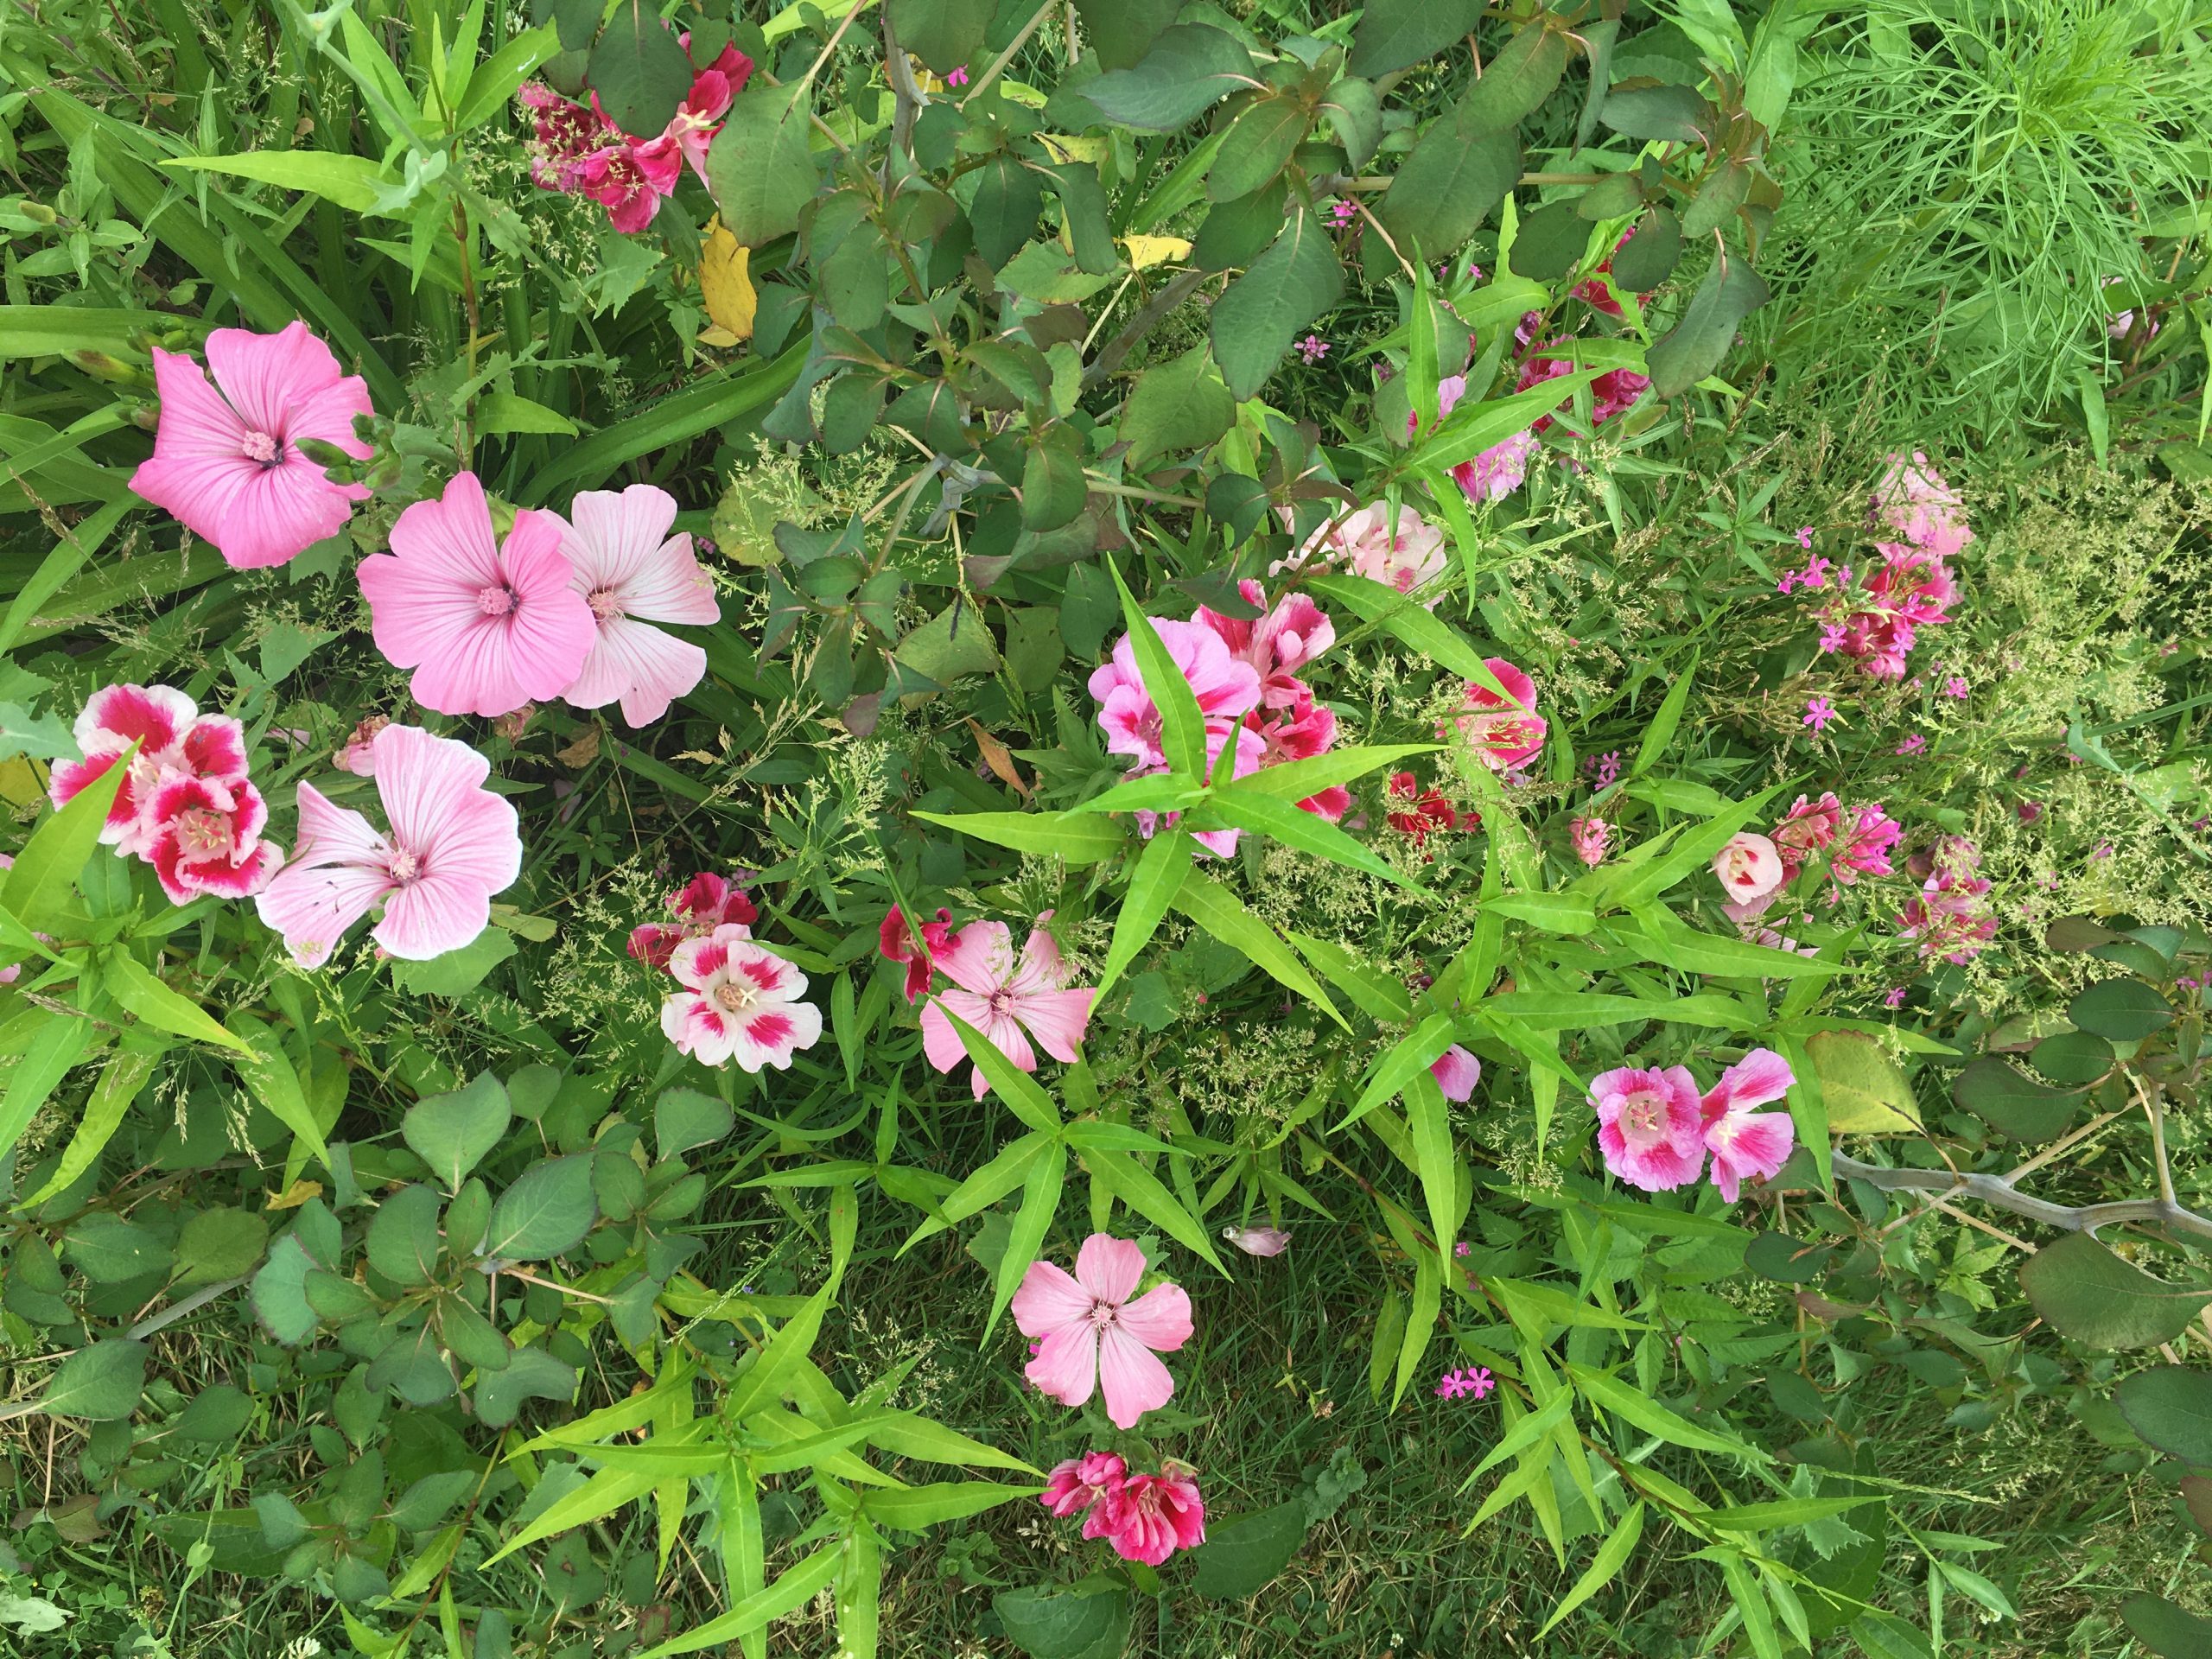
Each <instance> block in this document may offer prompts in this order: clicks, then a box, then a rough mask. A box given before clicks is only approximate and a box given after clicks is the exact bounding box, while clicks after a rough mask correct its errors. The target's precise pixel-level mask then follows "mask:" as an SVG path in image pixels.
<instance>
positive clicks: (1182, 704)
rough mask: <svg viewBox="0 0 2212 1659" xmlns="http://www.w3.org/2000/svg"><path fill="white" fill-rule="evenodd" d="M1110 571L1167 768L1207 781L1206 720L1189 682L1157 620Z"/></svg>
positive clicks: (1117, 571) (1116, 571)
mask: <svg viewBox="0 0 2212 1659" xmlns="http://www.w3.org/2000/svg"><path fill="white" fill-rule="evenodd" d="M1106 569H1107V571H1108V573H1109V575H1112V576H1113V578H1114V587H1115V589H1116V592H1117V593H1119V594H1120V595H1121V600H1122V623H1123V625H1124V626H1127V627H1128V631H1129V649H1130V650H1131V652H1134V653H1135V657H1136V659H1137V673H1138V675H1139V676H1140V677H1141V678H1142V680H1143V682H1144V689H1145V694H1146V695H1147V696H1149V697H1150V698H1151V699H1152V705H1153V707H1154V709H1158V710H1159V711H1160V749H1161V752H1162V753H1165V754H1166V757H1167V764H1168V766H1170V767H1171V768H1173V771H1174V772H1176V774H1177V775H1178V776H1179V777H1182V778H1185V779H1190V780H1192V781H1193V782H1197V783H1204V782H1205V781H1206V720H1205V714H1204V713H1203V712H1202V711H1201V710H1200V709H1199V708H1198V696H1197V695H1196V693H1194V692H1193V691H1192V690H1191V683H1190V681H1189V680H1188V679H1187V678H1185V677H1184V674H1183V671H1182V670H1181V669H1179V668H1178V667H1177V666H1176V665H1175V659H1174V658H1173V656H1171V655H1170V654H1169V653H1168V650H1167V641H1166V639H1165V638H1164V637H1163V636H1162V635H1161V633H1160V629H1159V628H1158V626H1156V625H1155V624H1154V620H1153V619H1152V618H1151V617H1149V616H1147V615H1146V614H1145V613H1144V611H1143V609H1142V608H1141V607H1140V606H1139V605H1138V604H1137V601H1136V596H1135V594H1131V593H1130V592H1129V585H1128V582H1124V581H1122V571H1121V567H1120V566H1118V565H1116V564H1115V563H1113V562H1112V561H1111V560H1110V559H1109V560H1108V561H1107V564H1106Z"/></svg>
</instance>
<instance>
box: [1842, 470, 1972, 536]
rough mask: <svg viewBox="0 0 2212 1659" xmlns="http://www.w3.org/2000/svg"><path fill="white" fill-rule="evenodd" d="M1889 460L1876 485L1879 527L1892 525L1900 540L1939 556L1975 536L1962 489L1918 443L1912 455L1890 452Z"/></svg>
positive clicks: (1873, 517) (1873, 514)
mask: <svg viewBox="0 0 2212 1659" xmlns="http://www.w3.org/2000/svg"><path fill="white" fill-rule="evenodd" d="M1888 465H1889V470H1888V472H1886V473H1885V474H1884V475H1883V477H1882V481H1881V482H1880V483H1879V484H1878V485H1876V486H1874V495H1873V501H1872V505H1871V506H1870V508H1869V510H1868V517H1869V519H1870V522H1871V523H1872V524H1873V526H1874V527H1875V528H1876V529H1877V530H1888V531H1892V532H1894V533H1895V535H1896V537H1897V539H1898V540H1900V541H1905V542H1910V543H1912V544H1913V545H1914V546H1915V547H1917V548H1920V549H1922V550H1924V551H1926V552H1929V553H1932V554H1934V555H1935V556H1936V557H1938V558H1951V557H1954V556H1956V555H1957V554H1958V553H1959V552H1960V551H1961V550H1963V549H1964V548H1965V546H1966V544H1967V543H1968V542H1970V541H1972V540H1973V539H1974V532H1973V531H1970V530H1968V529H1967V519H1966V507H1965V504H1964V503H1963V502H1962V501H1961V500H1960V499H1959V494H1958V492H1957V491H1955V490H1954V489H1953V488H1952V487H1951V486H1949V485H1948V484H1946V483H1945V482H1944V481H1943V479H1942V474H1939V473H1937V472H1936V469H1935V468H1934V467H1932V466H1930V465H1929V461H1928V457H1927V456H1926V455H1924V454H1922V453H1921V452H1920V451H1919V450H1917V449H1916V450H1914V451H1913V452H1912V454H1911V456H1910V458H1909V459H1908V458H1907V457H1906V456H1904V455H1903V454H1892V455H1891V456H1890V457H1889V462H1888Z"/></svg>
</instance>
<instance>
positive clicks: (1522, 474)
mask: <svg viewBox="0 0 2212 1659" xmlns="http://www.w3.org/2000/svg"><path fill="white" fill-rule="evenodd" d="M1466 395H1467V378H1466V377H1465V375H1460V374H1447V375H1446V376H1445V377H1444V378H1442V379H1441V380H1439V381H1438V382H1437V383H1436V415H1437V419H1438V421H1439V422H1441V421H1442V420H1443V418H1444V417H1445V416H1447V415H1449V414H1450V413H1451V412H1452V410H1453V409H1454V408H1456V407H1457V406H1458V405H1459V400H1460V399H1461V398H1462V397H1465V396H1466ZM1420 425H1421V417H1420V416H1418V415H1414V414H1409V415H1408V416H1406V436H1407V437H1408V438H1411V437H1412V436H1413V435H1414V433H1415V432H1417V431H1418V430H1419V429H1420ZM1541 447H1542V446H1541V444H1540V443H1539V442H1537V439H1536V434H1535V431H1534V429H1529V430H1525V431H1521V432H1516V433H1514V434H1513V435H1510V437H1503V438H1500V439H1499V440H1498V441H1497V442H1496V443H1493V444H1492V445H1491V447H1490V448H1487V449H1485V450H1484V451H1483V452H1482V453H1481V454H1478V455H1477V456H1475V458H1474V459H1473V460H1471V461H1461V462H1460V463H1459V465H1458V466H1456V467H1453V468H1452V479H1453V480H1455V481H1456V482H1457V483H1458V484H1459V493H1461V494H1462V495H1464V496H1465V497H1466V498H1467V499H1468V500H1470V501H1475V502H1484V503H1487V502H1491V501H1503V499H1505V498H1506V497H1507V496H1509V495H1510V494H1512V493H1513V492H1514V491H1516V490H1517V489H1519V488H1520V487H1521V486H1522V484H1524V483H1526V482H1527V481H1528V478H1529V461H1530V460H1531V459H1532V458H1533V457H1534V456H1535V454H1536V452H1537V450H1538V449H1540V448H1541Z"/></svg>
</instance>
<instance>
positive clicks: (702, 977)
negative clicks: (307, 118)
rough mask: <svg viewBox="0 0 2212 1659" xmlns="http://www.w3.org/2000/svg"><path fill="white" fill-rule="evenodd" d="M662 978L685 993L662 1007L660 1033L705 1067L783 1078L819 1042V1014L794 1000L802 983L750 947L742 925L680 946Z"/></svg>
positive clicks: (781, 963)
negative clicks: (670, 977)
mask: <svg viewBox="0 0 2212 1659" xmlns="http://www.w3.org/2000/svg"><path fill="white" fill-rule="evenodd" d="M668 970H669V972H671V974H674V975H675V976H676V977H677V980H678V981H679V982H681V983H682V984H683V987H684V988H683V990H681V991H678V992H677V993H676V994H675V995H672V996H671V997H670V998H669V999H668V1001H665V1002H664V1003H662V1004H661V1010H660V1028H661V1030H662V1031H664V1033H667V1036H668V1039H669V1041H671V1042H672V1043H674V1044H675V1045H676V1046H677V1048H678V1049H679V1050H681V1051H682V1052H684V1053H686V1054H689V1055H690V1056H691V1057H692V1058H694V1059H696V1060H698V1061H700V1062H702V1064H704V1065H726V1064H727V1063H728V1062H729V1061H731V1060H735V1061H736V1062H737V1063H738V1065H740V1066H741V1067H742V1068H744V1069H745V1070H746V1071H760V1068H761V1067H762V1066H764V1065H772V1066H775V1067H777V1068H778V1069H779V1070H782V1069H785V1068H787V1067H789V1066H790V1065H791V1056H792V1055H793V1054H794V1053H796V1052H798V1050H800V1049H802V1048H810V1047H812V1046H813V1045H814V1043H815V1042H816V1040H817V1039H819V1038H820V1037H821V1035H822V1011H821V1010H820V1009H819V1008H817V1007H815V1006H814V1005H813V1004H812V1003H810V1002H803V1001H800V1000H799V999H800V998H801V997H802V996H804V995H805V994H806V976H805V975H804V974H803V973H801V972H799V970H798V969H797V968H795V967H793V966H792V965H791V963H788V962H785V960H784V959H783V958H782V957H779V956H777V955H775V954H774V953H773V952H772V951H770V950H765V949H763V948H762V947H761V946H760V945H758V944H753V941H752V939H751V938H750V936H749V933H748V930H747V928H746V927H745V926H744V925H743V924H741V923H736V922H732V923H728V924H727V925H723V926H721V927H717V928H716V929H715V931H714V932H713V933H711V934H709V936H708V937H707V938H696V939H687V940H685V941H684V942H683V944H680V945H678V946H677V947H676V954H675V955H674V956H673V957H671V958H670V959H669V964H668Z"/></svg>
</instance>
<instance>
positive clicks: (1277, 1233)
mask: <svg viewBox="0 0 2212 1659" xmlns="http://www.w3.org/2000/svg"><path fill="white" fill-rule="evenodd" d="M1221 1236H1223V1237H1224V1238H1225V1239H1227V1240H1228V1241H1229V1242H1230V1243H1231V1244H1234V1245H1235V1246H1236V1248H1237V1249H1240V1250H1242V1251H1243V1252H1244V1254H1245V1255H1262V1256H1265V1255H1281V1254H1282V1253H1283V1252H1284V1251H1285V1250H1287V1249H1289V1248H1290V1235H1289V1234H1288V1233H1286V1232H1285V1231H1283V1230H1282V1229H1281V1228H1280V1227H1224V1228H1223V1229H1222V1230H1221Z"/></svg>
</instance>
